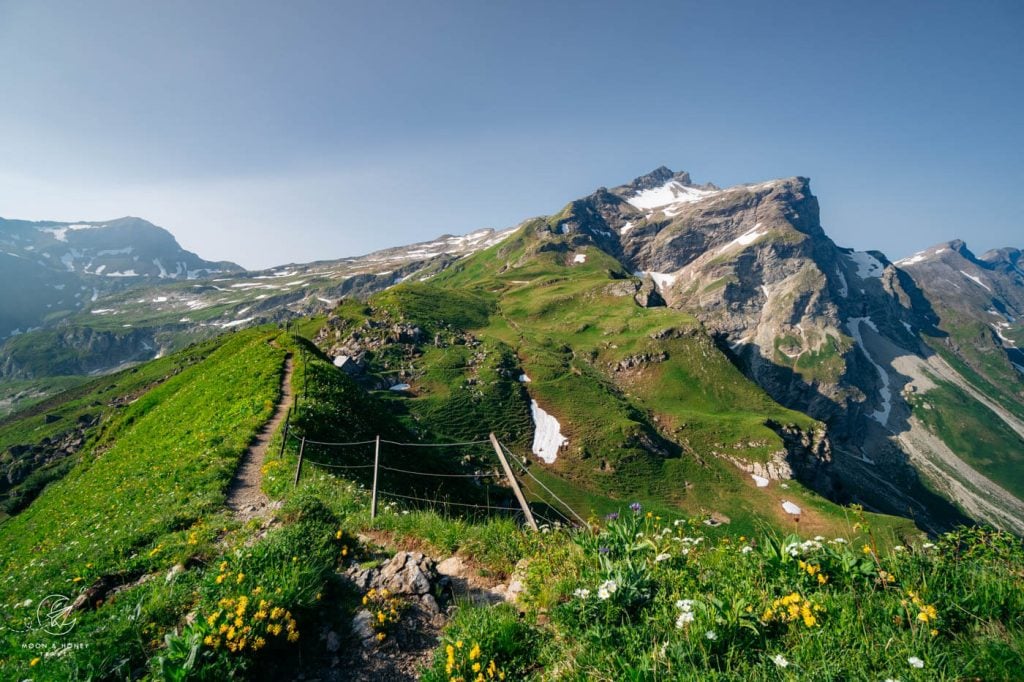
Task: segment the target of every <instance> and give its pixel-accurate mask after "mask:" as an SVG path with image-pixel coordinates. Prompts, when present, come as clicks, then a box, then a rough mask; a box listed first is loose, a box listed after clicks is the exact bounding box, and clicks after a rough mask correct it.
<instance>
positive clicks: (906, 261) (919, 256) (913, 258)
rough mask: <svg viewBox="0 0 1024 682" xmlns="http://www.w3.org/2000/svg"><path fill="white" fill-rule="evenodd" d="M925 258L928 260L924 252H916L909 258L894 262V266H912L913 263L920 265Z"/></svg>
mask: <svg viewBox="0 0 1024 682" xmlns="http://www.w3.org/2000/svg"><path fill="white" fill-rule="evenodd" d="M926 258H928V254H926V253H925V252H924V251H918V252H917V253H915V254H914V255H913V256H911V257H909V258H902V259H900V260H898V261H896V263H895V265H913V264H914V263H920V262H921V261H923V260H925V259H926Z"/></svg>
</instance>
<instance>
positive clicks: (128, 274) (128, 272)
mask: <svg viewBox="0 0 1024 682" xmlns="http://www.w3.org/2000/svg"><path fill="white" fill-rule="evenodd" d="M104 267H105V266H103V265H101V266H100V267H98V268H97V269H96V274H97V275H98V274H100V270H102V269H103V268H104ZM106 276H107V277H138V274H137V273H136V272H135V270H134V269H132V270H125V271H124V272H117V271H115V272H108V273H106Z"/></svg>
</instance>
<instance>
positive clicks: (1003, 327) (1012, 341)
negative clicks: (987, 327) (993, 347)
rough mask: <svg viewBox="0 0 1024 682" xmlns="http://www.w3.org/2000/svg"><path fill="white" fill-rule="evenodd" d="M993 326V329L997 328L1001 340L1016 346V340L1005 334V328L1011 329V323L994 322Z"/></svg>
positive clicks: (997, 334) (1008, 344)
mask: <svg viewBox="0 0 1024 682" xmlns="http://www.w3.org/2000/svg"><path fill="white" fill-rule="evenodd" d="M991 326H992V329H995V330H996V336H998V337H999V340H1000V341H1002V342H1003V343H1005V344H1006V345H1007V346H1014V347H1016V345H1017V342H1016V341H1014V340H1013V339H1008V338H1006V337H1005V336H1003V329H1009V328H1010V325H1008V324H1006V323H1005V322H1000V323H999V324H993V325H991Z"/></svg>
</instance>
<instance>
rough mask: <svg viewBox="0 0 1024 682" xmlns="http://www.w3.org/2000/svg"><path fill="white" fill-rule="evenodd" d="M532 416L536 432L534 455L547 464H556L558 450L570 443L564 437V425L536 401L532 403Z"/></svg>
mask: <svg viewBox="0 0 1024 682" xmlns="http://www.w3.org/2000/svg"><path fill="white" fill-rule="evenodd" d="M530 414H532V415H533V423H534V425H535V430H534V432H533V454H535V455H537V456H538V457H540V458H541V459H542V460H544V462H545V463H546V464H554V462H555V460H556V459H557V458H558V448H560V447H562V445H564V444H565V443H567V442H568V439H567V438H566V437H565V436H563V435H562V425H561V424H559V423H558V420H557V419H555V418H554V417H552V416H551V415H550V414H548V413H547V412H545V411H544V410H542V409H541V408H540V405H538V404H537V401H536V400H531V401H530Z"/></svg>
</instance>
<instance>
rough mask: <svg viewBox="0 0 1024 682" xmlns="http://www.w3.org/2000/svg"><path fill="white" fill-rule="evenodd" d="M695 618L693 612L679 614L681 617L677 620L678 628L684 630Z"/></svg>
mask: <svg viewBox="0 0 1024 682" xmlns="http://www.w3.org/2000/svg"><path fill="white" fill-rule="evenodd" d="M693 618H694V615H693V611H683V612H682V613H680V614H679V617H678V618H676V627H677V628H678V629H680V630H682V629H683V628H684V627H685V626H686V625H687V624H689V623H692V622H693Z"/></svg>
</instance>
